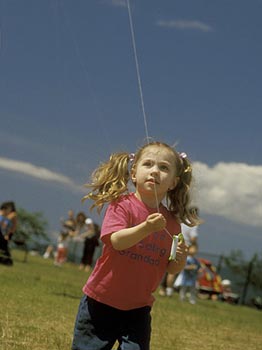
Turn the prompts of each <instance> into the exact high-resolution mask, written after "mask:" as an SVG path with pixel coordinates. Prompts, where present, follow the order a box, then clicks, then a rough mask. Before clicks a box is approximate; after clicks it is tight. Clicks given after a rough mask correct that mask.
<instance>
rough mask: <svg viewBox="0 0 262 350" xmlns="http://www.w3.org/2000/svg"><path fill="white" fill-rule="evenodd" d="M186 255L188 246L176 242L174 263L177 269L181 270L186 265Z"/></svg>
mask: <svg viewBox="0 0 262 350" xmlns="http://www.w3.org/2000/svg"><path fill="white" fill-rule="evenodd" d="M187 254H188V246H187V245H186V244H185V241H184V240H182V241H181V242H178V245H177V250H176V258H175V262H176V264H177V266H178V267H180V266H181V270H182V269H183V268H184V266H185V264H186V258H187Z"/></svg>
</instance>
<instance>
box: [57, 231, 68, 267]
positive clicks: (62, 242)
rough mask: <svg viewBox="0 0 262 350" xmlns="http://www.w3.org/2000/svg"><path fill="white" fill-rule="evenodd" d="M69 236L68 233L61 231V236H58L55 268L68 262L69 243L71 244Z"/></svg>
mask: <svg viewBox="0 0 262 350" xmlns="http://www.w3.org/2000/svg"><path fill="white" fill-rule="evenodd" d="M69 238H70V237H69V234H68V232H64V231H61V232H60V235H59V236H58V242H57V250H56V253H55V260H54V265H55V266H59V267H60V266H62V265H63V264H64V263H65V262H66V260H67V255H68V243H69Z"/></svg>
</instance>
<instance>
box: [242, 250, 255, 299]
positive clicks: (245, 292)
mask: <svg viewBox="0 0 262 350" xmlns="http://www.w3.org/2000/svg"><path fill="white" fill-rule="evenodd" d="M256 260H257V254H255V255H254V256H253V258H252V259H251V260H250V262H249V264H248V268H247V277H246V281H245V284H244V288H243V293H242V301H241V304H242V305H245V303H246V296H247V291H248V286H249V283H250V280H251V275H252V271H253V265H254V263H255V261H256Z"/></svg>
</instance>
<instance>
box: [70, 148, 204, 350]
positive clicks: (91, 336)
mask: <svg viewBox="0 0 262 350" xmlns="http://www.w3.org/2000/svg"><path fill="white" fill-rule="evenodd" d="M130 179H131V180H132V182H133V184H134V186H135V192H134V193H132V192H131V193H129V192H128V182H129V180H130ZM191 179H192V167H191V165H190V162H189V160H188V158H187V156H186V154H185V153H182V154H179V153H177V152H176V151H175V150H174V149H173V148H172V147H170V146H168V145H167V144H164V143H160V142H152V143H150V144H147V145H145V146H144V147H142V148H141V149H140V150H138V152H137V153H136V154H135V155H133V154H132V155H129V154H128V153H117V154H113V155H111V157H110V159H109V161H107V162H106V163H104V164H101V165H100V166H99V167H98V168H97V169H96V170H95V172H94V173H93V177H92V182H91V184H90V185H87V186H88V187H89V188H91V192H90V193H89V194H87V195H86V196H85V197H84V199H91V200H93V201H94V204H93V205H92V207H93V208H94V207H97V209H98V211H99V212H100V211H101V210H102V208H103V205H104V204H105V203H109V205H108V207H107V210H106V213H105V217H104V220H103V224H102V229H101V240H102V242H103V244H104V247H103V252H102V255H101V257H100V258H99V259H98V261H97V263H96V265H95V268H94V270H93V271H92V273H91V275H90V277H89V279H88V281H87V283H86V284H85V286H84V288H83V292H84V297H83V298H82V300H81V302H80V306H79V310H78V314H77V318H76V323H75V329H74V338H73V344H72V350H89V349H92V350H99V349H105V350H106V349H112V347H113V345H114V343H115V341H118V342H119V349H120V348H121V349H126V350H127V349H129V350H134V349H140V350H149V346H150V345H149V344H150V335H151V314H150V312H151V307H152V305H153V302H154V297H153V295H152V293H153V292H154V291H155V290H156V288H157V287H158V285H159V283H160V281H161V279H162V278H163V276H164V274H165V272H166V271H168V272H169V273H172V274H177V273H179V272H180V271H181V270H182V269H183V268H184V266H185V262H186V256H187V246H186V245H185V243H184V242H180V243H179V244H178V247H177V251H176V257H175V259H173V260H170V259H169V257H170V250H171V245H172V242H173V235H178V234H179V233H180V232H181V227H180V223H181V222H185V223H188V224H190V225H191V226H194V225H197V224H198V219H197V218H196V217H195V216H192V215H191V214H190V211H189V209H188V206H189V203H190V198H189V189H190V184H191ZM164 200H166V202H165V203H167V205H166V206H164V205H163V204H162V201H164Z"/></svg>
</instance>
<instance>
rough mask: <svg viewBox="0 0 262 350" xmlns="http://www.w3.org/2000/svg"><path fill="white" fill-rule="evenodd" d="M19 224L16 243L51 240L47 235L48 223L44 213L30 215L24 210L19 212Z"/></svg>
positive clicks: (21, 209)
mask: <svg viewBox="0 0 262 350" xmlns="http://www.w3.org/2000/svg"><path fill="white" fill-rule="evenodd" d="M17 217H18V224H17V229H16V233H15V236H14V242H16V241H17V242H19V241H21V242H27V241H29V240H30V241H38V240H39V239H44V240H49V239H48V235H47V226H48V225H47V221H46V220H45V218H44V216H43V213H41V212H33V213H30V212H28V211H26V210H25V209H23V208H19V209H18V210H17Z"/></svg>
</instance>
